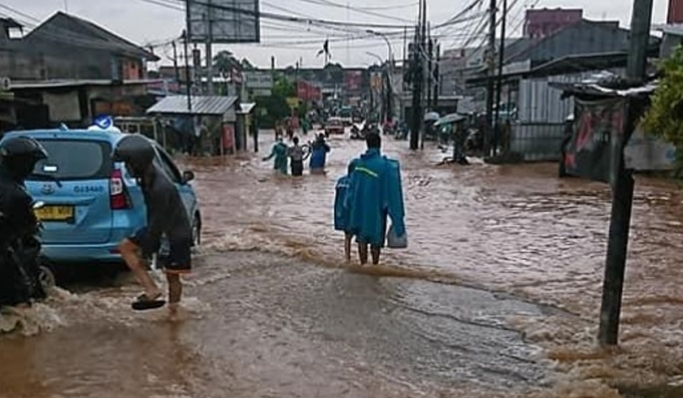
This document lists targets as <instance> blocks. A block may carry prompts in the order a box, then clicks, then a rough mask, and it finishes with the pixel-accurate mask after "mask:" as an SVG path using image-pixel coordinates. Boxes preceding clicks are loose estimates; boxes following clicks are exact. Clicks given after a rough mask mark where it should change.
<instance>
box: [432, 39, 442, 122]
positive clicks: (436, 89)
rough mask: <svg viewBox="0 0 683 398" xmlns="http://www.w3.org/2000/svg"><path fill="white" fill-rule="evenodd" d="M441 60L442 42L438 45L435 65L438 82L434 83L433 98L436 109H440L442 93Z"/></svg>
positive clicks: (435, 75) (435, 76)
mask: <svg viewBox="0 0 683 398" xmlns="http://www.w3.org/2000/svg"><path fill="white" fill-rule="evenodd" d="M440 62H441V44H437V45H436V62H435V67H434V78H435V79H436V84H434V95H433V96H432V98H433V99H434V106H433V107H434V109H438V107H439V94H440V93H441V76H440V75H439V73H440V72H441V71H440V69H439V63H440Z"/></svg>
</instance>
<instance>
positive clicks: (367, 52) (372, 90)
mask: <svg viewBox="0 0 683 398" xmlns="http://www.w3.org/2000/svg"><path fill="white" fill-rule="evenodd" d="M365 53H366V54H368V55H369V56H371V57H374V58H376V59H377V60H378V61H379V64H380V65H382V64H383V63H384V61H383V60H382V57H380V56H379V55H377V54H375V53H373V52H370V51H366V52H365ZM371 76H372V75H371ZM371 79H372V78H371ZM382 87H384V85H382ZM370 94H371V95H370V98H371V99H373V101H372V103H373V106H371V109H373V111H374V103H375V102H374V97H375V87H374V81H371V83H370ZM382 97H383V95H380V98H382ZM380 101H381V100H380ZM380 101H378V102H377V103H378V104H381V102H380ZM380 117H381V115H380Z"/></svg>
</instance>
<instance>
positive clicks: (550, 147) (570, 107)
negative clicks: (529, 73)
mask: <svg viewBox="0 0 683 398" xmlns="http://www.w3.org/2000/svg"><path fill="white" fill-rule="evenodd" d="M610 71H611V72H612V73H617V74H618V73H620V72H622V71H623V70H622V69H620V68H617V69H612V70H610ZM596 73H597V71H592V72H582V73H572V74H566V75H558V76H549V77H544V78H535V79H524V80H522V81H520V82H519V94H518V99H517V100H518V102H517V110H518V120H517V122H516V123H515V124H513V125H512V132H511V136H510V149H511V150H512V151H515V152H517V153H520V154H522V155H524V160H526V161H555V160H559V157H560V145H561V144H562V138H563V136H564V122H565V120H566V119H567V116H569V115H570V114H573V113H574V100H573V98H567V99H562V98H561V96H562V92H561V91H560V90H557V89H554V88H551V87H550V85H549V83H551V82H553V83H555V82H558V83H559V82H562V83H573V82H579V81H582V80H585V79H588V78H591V77H593V76H594V75H595V74H596Z"/></svg>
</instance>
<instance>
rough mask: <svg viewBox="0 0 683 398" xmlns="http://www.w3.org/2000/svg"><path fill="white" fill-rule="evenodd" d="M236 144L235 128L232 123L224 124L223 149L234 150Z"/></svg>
mask: <svg viewBox="0 0 683 398" xmlns="http://www.w3.org/2000/svg"><path fill="white" fill-rule="evenodd" d="M234 145H235V128H234V127H233V125H232V124H224V125H223V149H225V150H229V151H232V150H233V149H234Z"/></svg>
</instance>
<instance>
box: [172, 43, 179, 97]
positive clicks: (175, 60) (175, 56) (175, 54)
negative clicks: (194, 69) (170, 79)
mask: <svg viewBox="0 0 683 398" xmlns="http://www.w3.org/2000/svg"><path fill="white" fill-rule="evenodd" d="M171 45H173V72H174V73H175V82H176V83H178V87H180V71H179V70H178V50H177V49H176V44H175V40H173V41H172V42H171Z"/></svg>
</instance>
